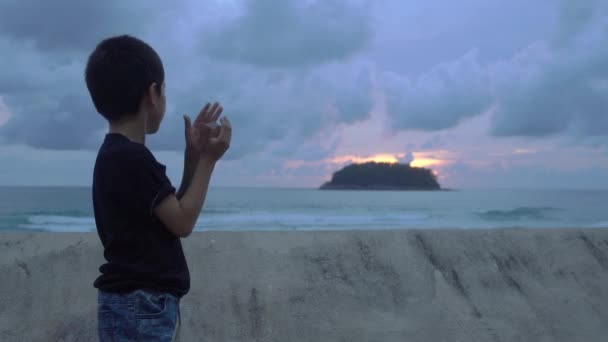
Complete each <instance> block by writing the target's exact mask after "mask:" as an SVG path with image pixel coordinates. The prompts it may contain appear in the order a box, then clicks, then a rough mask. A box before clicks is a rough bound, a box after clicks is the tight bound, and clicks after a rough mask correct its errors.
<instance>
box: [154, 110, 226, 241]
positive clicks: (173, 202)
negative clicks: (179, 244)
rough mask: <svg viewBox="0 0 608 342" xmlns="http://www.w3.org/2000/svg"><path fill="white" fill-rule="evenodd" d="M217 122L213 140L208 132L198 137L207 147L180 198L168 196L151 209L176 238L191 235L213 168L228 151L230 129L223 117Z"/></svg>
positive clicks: (203, 201)
mask: <svg viewBox="0 0 608 342" xmlns="http://www.w3.org/2000/svg"><path fill="white" fill-rule="evenodd" d="M221 122H222V126H221V128H220V132H219V134H218V136H217V137H210V132H209V131H207V132H206V133H205V134H202V135H201V138H202V139H205V141H208V146H207V148H206V149H205V153H203V154H201V155H200V157H199V160H198V163H197V164H196V168H195V170H194V173H193V176H192V179H191V181H190V184H189V185H188V186H187V188H186V190H185V192H184V194H183V196H182V197H181V198H180V199H178V198H177V197H176V196H175V195H169V196H167V197H166V198H165V199H164V200H163V201H162V202H160V203H159V204H158V206H156V208H155V209H154V214H156V216H157V217H158V218H159V219H160V220H161V222H163V223H164V224H165V226H166V227H167V228H168V229H169V230H170V231H171V232H172V233H173V234H174V235H176V236H179V237H187V236H188V235H190V234H191V233H192V230H193V229H194V224H195V223H196V219H197V218H198V216H199V214H200V212H201V209H202V208H203V204H204V203H205V198H206V196H207V190H208V189H209V181H210V180H211V174H212V173H213V169H214V168H215V164H216V162H217V161H218V160H219V159H220V158H222V156H223V155H224V153H225V152H226V151H227V150H228V148H229V147H230V141H231V140H232V125H231V124H230V120H228V119H227V118H226V117H224V118H222V120H221Z"/></svg>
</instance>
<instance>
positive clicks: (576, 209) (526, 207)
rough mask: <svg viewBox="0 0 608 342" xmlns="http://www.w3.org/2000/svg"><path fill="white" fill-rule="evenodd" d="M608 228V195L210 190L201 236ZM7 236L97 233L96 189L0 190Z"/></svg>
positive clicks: (199, 225) (0, 214) (596, 192)
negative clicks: (260, 232) (213, 233)
mask: <svg viewBox="0 0 608 342" xmlns="http://www.w3.org/2000/svg"><path fill="white" fill-rule="evenodd" d="M566 227H574V228H592V227H597V228H600V227H608V190H455V191H349V190H343V191H338V190H332V191H326V190H317V189H287V188H230V187H226V188H222V187H215V188H211V189H210V190H209V193H208V196H207V200H206V203H205V207H204V209H203V211H202V212H201V215H200V216H199V219H198V222H197V224H196V227H195V230H198V231H218V230H219V231H225V230H229V231H241V230H286V231H289V230H361V229H363V230H375V229H412V228H415V229H475V228H539V229H541V228H566ZM0 230H25V231H49V232H91V231H95V219H94V217H93V208H92V202H91V189H90V188H85V187H82V188H79V187H0Z"/></svg>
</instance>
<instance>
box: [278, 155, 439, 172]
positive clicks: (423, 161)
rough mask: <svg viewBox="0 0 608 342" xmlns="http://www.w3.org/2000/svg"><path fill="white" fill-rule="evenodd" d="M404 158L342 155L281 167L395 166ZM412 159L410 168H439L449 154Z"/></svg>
mask: <svg viewBox="0 0 608 342" xmlns="http://www.w3.org/2000/svg"><path fill="white" fill-rule="evenodd" d="M405 156H406V154H405V153H378V154H374V155H370V156H357V155H342V156H335V157H331V158H326V159H321V160H315V161H304V160H289V161H286V162H284V163H283V167H284V168H285V169H298V168H300V167H303V166H314V165H323V164H325V165H332V164H347V163H354V164H363V163H368V162H376V163H389V164H397V163H399V162H400V161H401V160H402V159H403V158H404V157H405ZM412 157H413V160H412V161H411V162H410V166H412V167H421V168H430V167H441V166H443V165H445V164H449V163H450V158H449V157H450V153H449V152H448V151H443V150H440V151H433V152H413V153H412Z"/></svg>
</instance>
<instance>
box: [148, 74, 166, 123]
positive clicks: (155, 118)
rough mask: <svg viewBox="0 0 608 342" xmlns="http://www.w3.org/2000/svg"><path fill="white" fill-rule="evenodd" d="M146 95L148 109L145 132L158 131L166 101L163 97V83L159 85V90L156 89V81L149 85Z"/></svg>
mask: <svg viewBox="0 0 608 342" xmlns="http://www.w3.org/2000/svg"><path fill="white" fill-rule="evenodd" d="M148 95H149V96H150V108H149V110H148V122H147V125H146V128H147V132H146V133H147V134H154V133H156V132H157V131H158V128H159V127H160V123H161V121H163V117H164V116H165V106H166V101H167V100H166V98H165V84H164V83H163V85H162V86H161V88H160V92H159V91H158V87H157V86H156V83H155V84H153V85H151V86H150V89H149V91H148Z"/></svg>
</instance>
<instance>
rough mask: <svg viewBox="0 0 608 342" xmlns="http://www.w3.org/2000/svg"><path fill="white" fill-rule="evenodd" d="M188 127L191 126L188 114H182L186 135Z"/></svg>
mask: <svg viewBox="0 0 608 342" xmlns="http://www.w3.org/2000/svg"><path fill="white" fill-rule="evenodd" d="M190 127H192V123H191V122H190V117H189V116H188V115H184V133H186V135H188V132H189V131H190Z"/></svg>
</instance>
